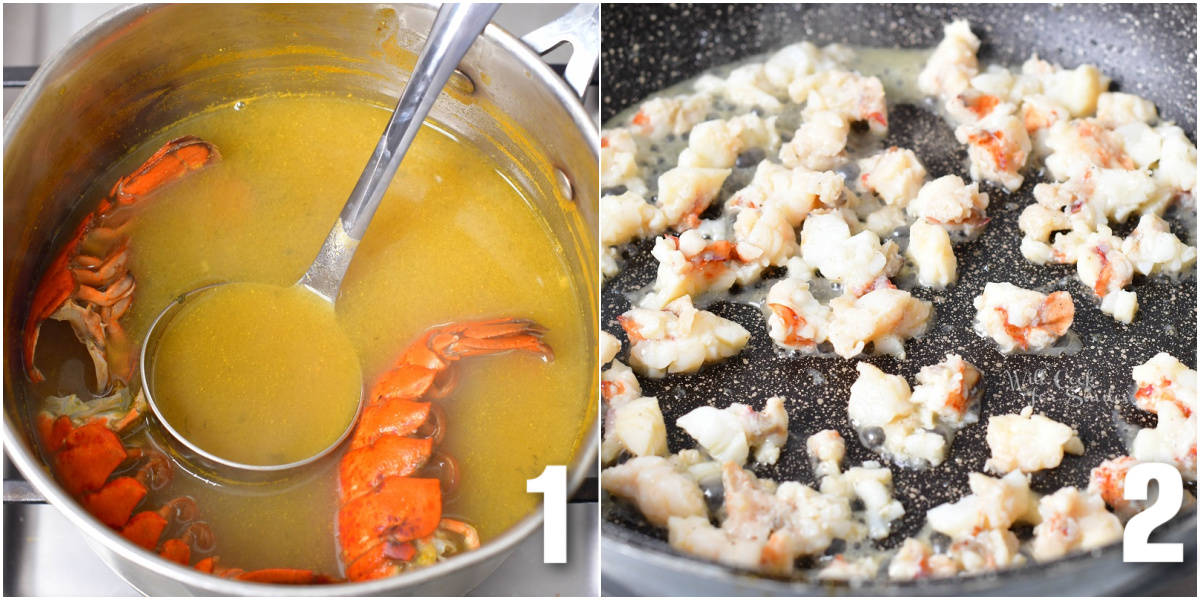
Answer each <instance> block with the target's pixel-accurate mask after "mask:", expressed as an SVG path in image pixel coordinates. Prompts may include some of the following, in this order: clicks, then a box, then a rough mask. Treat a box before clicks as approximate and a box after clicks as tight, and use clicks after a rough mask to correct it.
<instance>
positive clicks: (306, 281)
mask: <svg viewBox="0 0 1200 600" xmlns="http://www.w3.org/2000/svg"><path fill="white" fill-rule="evenodd" d="M497 8H499V5H497V4H470V3H463V4H443V5H442V7H441V8H440V9H438V14H437V18H436V19H435V20H434V23H433V29H432V30H431V31H430V33H429V39H427V40H426V41H425V46H424V47H423V48H421V55H420V56H419V57H418V58H417V64H416V66H415V67H414V68H413V73H412V78H411V79H409V81H408V85H406V86H405V87H404V93H403V94H402V95H401V96H400V102H399V103H398V104H397V105H396V110H395V111H394V112H393V113H392V119H391V120H390V121H388V124H387V128H386V129H384V131H383V136H382V137H381V138H380V139H379V144H378V145H377V146H375V152H373V153H372V154H371V158H370V160H368V161H367V166H366V167H365V168H364V169H363V172H362V175H359V177H358V183H356V184H355V185H354V191H352V192H350V198H349V199H347V200H346V205H345V206H343V207H342V213H341V215H339V217H338V221H337V223H334V225H333V229H331V230H330V231H329V235H328V236H327V237H326V238H325V243H324V244H322V245H321V249H320V250H319V251H318V252H317V257H316V259H314V260H313V263H312V265H310V266H309V267H308V271H306V272H305V273H304V276H302V277H301V278H300V282H299V283H300V285H303V286H305V287H307V288H309V289H311V290H312V291H314V292H316V293H318V294H320V295H321V296H323V297H324V298H325V299H327V300H329V301H330V302H333V301H334V300H335V299H336V298H337V294H338V289H339V288H340V287H341V285H342V278H343V277H345V275H346V269H347V268H349V266H350V259H351V257H353V256H354V251H355V250H357V249H358V242H359V241H360V240H362V237H363V234H365V233H366V231H367V225H368V224H370V222H371V217H372V216H374V215H375V209H376V208H378V207H379V202H380V201H381V200H383V194H384V192H386V191H387V188H388V185H389V184H391V182H392V177H394V176H395V175H396V169H398V168H400V161H401V159H403V158H404V153H405V152H407V151H408V147H409V146H411V145H412V141H413V138H415V137H416V135H417V132H418V131H420V129H421V123H422V122H423V121H424V120H425V116H426V115H428V114H429V109H430V107H432V106H433V102H434V100H436V99H437V97H438V93H439V92H440V91H441V89H442V87H443V86H445V85H446V80H448V79H449V78H450V75H451V74H452V73H454V70H455V69H456V68H457V67H458V63H459V62H460V61H461V60H462V57H463V56H464V55H465V54H466V53H467V50H468V49H469V48H470V47H471V44H472V43H474V41H475V38H477V37H479V34H480V33H481V32H482V31H483V28H484V27H487V24H488V22H489V21H490V20H491V19H492V15H494V14H495V13H496V9H497Z"/></svg>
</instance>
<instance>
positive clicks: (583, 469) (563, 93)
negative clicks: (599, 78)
mask: <svg viewBox="0 0 1200 600" xmlns="http://www.w3.org/2000/svg"><path fill="white" fill-rule="evenodd" d="M167 8H169V6H168V5H157V4H133V5H128V6H121V7H117V8H114V9H112V10H111V11H109V12H107V13H105V14H104V15H102V16H100V17H99V18H97V19H96V20H94V21H92V22H91V23H89V24H88V25H87V26H85V27H84V28H83V29H81V30H80V31H78V32H77V33H76V34H75V35H73V36H71V38H70V39H68V40H67V42H66V45H65V46H64V47H63V49H62V50H60V51H59V52H57V53H55V55H54V56H53V57H51V58H50V59H49V60H48V61H46V62H45V63H43V64H42V65H41V67H40V68H38V70H37V71H36V72H35V73H34V76H33V78H32V79H31V80H30V81H29V84H28V85H27V86H26V87H25V89H24V90H23V91H22V93H21V95H20V96H19V97H18V98H17V100H16V102H15V103H14V104H13V106H12V108H11V109H10V110H9V112H8V114H7V115H6V116H5V118H4V151H5V153H6V154H7V152H8V150H9V147H10V143H11V141H12V139H13V137H14V135H15V134H14V127H13V123H16V122H18V121H21V120H24V118H25V114H26V113H28V112H29V110H30V107H31V106H32V105H33V104H34V102H35V99H36V98H40V97H41V96H42V95H43V94H44V93H45V92H46V88H47V81H48V80H49V79H50V78H51V76H52V74H54V73H55V72H56V71H57V70H58V69H60V68H61V67H62V65H63V64H67V63H69V62H70V61H69V60H68V58H75V57H76V56H77V55H78V54H79V52H80V49H81V48H85V47H92V46H94V45H95V44H96V43H97V42H98V41H100V40H103V39H104V38H105V37H107V36H108V35H112V34H114V33H116V32H117V31H118V30H119V29H120V28H121V27H122V26H124V25H125V24H127V23H129V22H130V21H132V20H133V19H134V18H136V17H138V16H141V15H145V14H149V13H150V12H151V11H155V10H164V9H167ZM406 8H415V9H418V10H429V11H434V10H435V9H434V8H433V6H432V5H430V4H421V5H417V6H410V7H406ZM481 37H483V38H486V39H488V40H489V41H491V42H493V43H495V44H497V46H499V48H500V49H502V50H504V51H506V52H508V53H509V54H510V55H512V56H513V57H514V58H516V59H517V60H518V61H519V62H520V63H521V65H522V66H524V67H525V68H527V69H529V72H530V73H531V74H533V75H534V77H533V78H532V79H534V81H537V82H540V83H541V84H543V85H546V86H548V87H549V88H550V90H549V91H550V92H551V93H552V94H553V96H554V98H555V99H557V100H558V101H559V103H560V104H562V105H563V106H564V108H566V110H567V113H568V114H569V115H570V117H571V120H572V122H574V124H575V125H576V127H577V128H578V129H579V130H580V131H581V132H583V133H584V137H585V139H586V140H587V142H588V146H589V150H590V151H591V153H592V156H593V157H595V158H596V160H597V161H598V160H599V155H600V149H599V147H600V134H599V131H597V130H598V125H597V124H596V122H595V121H593V120H592V118H591V117H589V116H588V114H587V111H586V110H585V109H584V107H583V104H582V102H581V101H580V99H579V97H578V96H576V95H575V92H574V91H573V90H572V89H571V88H570V87H569V86H568V85H567V84H566V82H565V81H563V80H562V79H561V78H560V77H559V76H558V75H557V74H556V73H554V71H553V70H552V69H551V68H550V67H549V66H548V65H547V64H546V63H545V62H544V61H543V60H542V59H541V57H540V56H539V55H538V54H536V53H535V52H534V51H533V50H532V49H530V48H529V47H528V46H527V45H525V43H524V42H522V41H521V40H520V39H518V38H517V37H515V36H513V35H512V34H510V33H508V32H507V31H505V30H504V29H503V28H501V27H500V26H499V25H496V24H495V23H489V24H488V26H487V28H486V29H484V32H483V34H482V35H481ZM10 378H11V374H6V382H5V388H6V393H11V392H10V386H11V385H12V381H11V379H10ZM598 426H599V424H598V420H596V421H595V422H593V423H592V425H591V427H589V428H588V429H587V432H586V433H585V435H584V439H583V444H581V446H580V450H579V452H578V453H577V454H576V456H575V458H574V460H572V461H571V465H569V474H570V476H569V478H568V481H567V489H568V492H572V491H574V490H576V489H578V488H579V486H580V484H581V483H582V482H583V480H584V479H585V478H586V476H587V474H588V467H589V466H597V465H598V462H597V461H598V459H597V456H598V454H597V452H598V450H597V447H598V444H599V441H598V440H599V432H598ZM21 439H22V437H21V435H20V434H19V433H18V432H17V430H16V428H15V426H14V424H13V422H12V420H11V419H10V418H9V415H8V413H7V411H5V416H4V428H3V443H4V449H5V451H6V453H7V454H8V456H9V458H10V459H11V460H12V462H13V464H14V465H16V467H17V469H18V470H19V471H20V472H21V474H22V475H23V476H24V477H25V478H26V479H27V480H29V482H30V484H32V485H33V486H34V488H36V489H37V490H38V491H39V492H41V493H42V495H43V496H45V497H46V499H47V500H48V501H49V502H50V503H51V504H53V505H54V506H55V507H56V508H58V510H59V511H60V512H62V513H63V514H64V515H65V516H66V517H67V518H68V519H69V520H70V521H71V522H72V523H74V525H75V526H76V527H78V528H80V529H81V530H83V531H84V532H85V533H86V534H87V537H88V539H89V540H95V541H99V542H100V543H102V544H104V546H105V547H106V548H107V549H109V550H111V551H112V552H114V553H116V554H118V555H119V556H121V557H122V558H124V559H126V560H128V561H129V562H131V563H133V564H136V565H137V566H139V567H143V568H146V569H149V570H150V571H152V572H155V573H157V574H160V575H165V576H168V577H171V578H172V579H175V580H176V581H178V582H180V583H182V584H183V585H186V586H189V587H192V588H196V589H201V590H205V591H206V592H209V593H214V594H220V595H288V596H331V595H355V596H363V595H375V594H381V593H384V592H389V591H394V590H396V589H397V588H403V587H409V586H413V585H418V584H421V583H425V582H428V581H432V580H434V579H437V578H439V577H443V576H447V575H449V574H451V573H453V572H455V571H457V570H459V569H465V568H468V567H470V566H472V565H476V564H481V563H486V562H487V561H489V560H491V559H493V558H496V557H502V555H504V554H506V553H508V552H509V551H511V549H512V548H513V547H514V546H515V545H516V544H517V543H518V542H520V541H521V540H523V539H525V538H526V537H527V536H529V535H530V534H531V533H532V532H533V531H534V529H536V528H537V527H539V526H540V525H541V523H542V520H543V512H544V507H543V504H542V503H539V504H538V506H537V508H536V509H535V510H534V511H533V512H531V513H530V514H528V515H526V516H525V517H524V518H522V519H521V520H520V521H518V522H517V523H516V524H514V525H513V526H511V527H509V528H508V530H506V531H505V532H504V533H502V534H500V535H499V536H497V537H496V538H494V539H492V540H491V541H489V542H488V543H486V544H484V545H482V546H481V547H480V548H479V549H477V550H474V551H471V552H467V553H465V554H460V555H457V556H452V557H450V558H448V559H446V560H445V561H444V562H441V563H438V564H436V565H432V566H429V567H425V568H422V569H418V570H415V571H412V572H409V573H402V574H400V575H396V576H394V577H389V578H385V579H378V580H374V581H367V582H360V583H337V584H321V585H280V584H265V583H252V582H244V581H236V580H230V579H223V578H220V577H215V576H212V575H208V574H206V573H201V572H199V571H196V570H195V569H193V568H191V567H184V566H182V565H179V564H176V563H174V562H171V561H168V560H166V559H164V558H162V557H160V556H158V555H157V554H154V553H152V552H147V551H145V550H143V549H142V548H140V547H138V546H136V545H135V544H133V543H132V542H130V541H128V540H126V539H125V538H123V537H121V536H120V535H119V534H117V533H116V532H115V531H112V530H110V529H109V528H107V527H105V526H103V524H101V523H100V522H99V521H97V520H96V519H95V518H93V517H92V516H91V515H87V514H85V513H84V512H83V510H82V509H81V508H80V506H79V504H78V503H77V502H76V501H75V500H74V499H73V498H71V497H70V496H69V495H67V494H66V492H65V491H63V489H62V488H61V487H60V486H59V485H58V483H57V482H56V481H55V480H54V478H53V477H52V476H51V475H50V473H49V472H48V470H47V469H46V468H44V466H43V465H42V463H41V461H39V460H37V459H36V458H35V456H34V455H33V452H30V449H29V448H28V447H26V446H25V445H24V444H23V443H22V442H21ZM106 562H107V561H106ZM110 567H111V565H110ZM114 572H116V573H117V574H118V575H121V576H122V578H124V576H123V575H122V574H121V573H120V572H119V571H116V570H115V569H114ZM135 587H136V586H135Z"/></svg>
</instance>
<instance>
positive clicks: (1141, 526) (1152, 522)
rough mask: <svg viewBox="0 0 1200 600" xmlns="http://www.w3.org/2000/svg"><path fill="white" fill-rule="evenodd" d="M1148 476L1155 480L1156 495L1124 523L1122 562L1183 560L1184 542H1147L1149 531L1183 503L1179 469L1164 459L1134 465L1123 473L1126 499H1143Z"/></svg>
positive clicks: (1146, 490)
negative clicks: (1162, 461)
mask: <svg viewBox="0 0 1200 600" xmlns="http://www.w3.org/2000/svg"><path fill="white" fill-rule="evenodd" d="M1151 479H1153V480H1155V481H1157V482H1158V497H1157V498H1155V500H1154V504H1151V505H1150V506H1148V507H1146V509H1145V510H1143V511H1142V512H1140V513H1138V514H1136V515H1134V516H1133V518H1131V519H1129V522H1128V523H1126V524H1125V546H1124V559H1125V562H1183V544H1179V543H1172V544H1166V543H1161V542H1160V543H1154V544H1151V543H1150V532H1152V531H1154V528H1156V527H1158V526H1159V525H1162V524H1163V523H1166V522H1167V521H1168V520H1170V518H1171V517H1174V516H1175V514H1176V513H1178V512H1179V508H1180V506H1182V505H1183V479H1182V478H1181V477H1180V475H1179V471H1177V470H1175V467H1172V466H1171V465H1167V464H1163V463H1141V464H1137V465H1134V466H1133V467H1132V468H1130V469H1129V472H1128V473H1127V474H1126V475H1125V499H1126V500H1145V499H1146V496H1147V494H1148V490H1149V485H1150V480H1151Z"/></svg>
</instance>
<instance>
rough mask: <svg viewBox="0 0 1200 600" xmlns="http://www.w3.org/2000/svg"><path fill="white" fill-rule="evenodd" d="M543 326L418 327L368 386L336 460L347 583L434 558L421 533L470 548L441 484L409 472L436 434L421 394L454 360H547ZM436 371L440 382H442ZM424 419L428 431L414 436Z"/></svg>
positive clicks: (472, 543) (468, 530)
mask: <svg viewBox="0 0 1200 600" xmlns="http://www.w3.org/2000/svg"><path fill="white" fill-rule="evenodd" d="M544 332H545V330H544V329H542V328H541V327H539V326H538V325H536V324H534V323H532V322H530V321H524V320H519V319H493V320H486V321H473V322H463V323H454V324H450V325H443V326H439V327H434V328H432V329H429V330H428V331H426V332H425V333H424V334H423V335H422V336H421V337H420V338H419V339H418V340H417V341H416V342H415V343H413V344H412V345H411V346H409V347H408V348H407V349H406V350H405V351H404V352H403V354H401V355H400V358H399V359H398V360H397V361H396V366H395V367H393V368H392V369H391V370H389V371H388V372H386V373H384V374H383V376H382V377H380V378H379V381H378V382H376V383H375V385H374V386H373V388H372V389H371V392H370V395H369V396H368V401H367V405H366V407H365V408H364V409H363V414H362V417H361V418H360V420H359V423H358V426H357V428H356V429H355V431H354V435H353V437H352V438H351V441H350V451H349V452H347V453H346V455H345V456H343V457H342V462H341V464H340V466H339V472H338V475H339V483H340V485H339V495H340V506H341V507H340V509H339V510H338V523H337V527H338V544H339V547H340V550H341V557H342V562H343V564H344V565H346V575H347V577H348V578H349V579H350V580H352V581H359V580H365V579H376V578H380V577H388V576H390V575H394V574H396V573H399V572H401V571H403V570H404V569H405V568H407V567H408V566H409V565H414V564H426V563H427V562H432V561H434V560H437V559H438V558H440V556H441V551H439V550H437V549H435V545H434V544H431V543H430V541H431V540H432V539H433V538H434V537H440V538H442V539H443V540H444V539H445V538H446V537H450V536H453V537H457V538H458V539H459V543H458V547H459V548H461V549H463V550H469V549H472V548H475V547H478V546H479V535H478V534H477V533H476V532H475V530H474V528H472V527H471V526H470V525H467V524H466V523H463V522H461V521H456V520H453V519H445V518H443V517H442V482H441V480H439V479H436V478H429V477H425V478H422V477H414V476H413V475H416V474H418V473H419V472H420V471H421V469H422V468H424V467H425V466H426V464H427V463H428V461H429V458H430V456H431V455H432V453H433V446H434V445H435V444H436V443H437V441H438V440H439V439H440V432H441V430H442V423H440V422H437V421H440V419H441V418H440V417H437V418H434V419H431V418H430V416H431V415H437V414H439V411H437V410H431V405H430V404H429V400H430V399H432V398H433V397H437V396H441V395H444V394H446V393H447V392H448V391H449V389H450V388H451V387H452V385H453V381H452V379H450V378H445V377H443V376H445V375H447V373H446V370H447V369H448V368H449V367H450V365H451V364H452V363H454V362H455V361H457V360H458V359H460V358H466V357H469V356H481V355H486V354H496V353H499V352H507V351H510V350H522V351H525V352H530V353H532V354H534V355H537V356H540V357H542V358H543V359H544V360H550V359H551V358H552V357H553V353H552V352H551V350H550V347H549V346H547V345H546V344H545V343H544V342H542V339H541V338H542V334H543V333H544ZM443 379H445V380H443ZM431 421H433V422H434V423H433V432H432V433H430V434H429V435H422V434H421V432H422V431H423V430H425V429H428V428H429V426H430V424H431Z"/></svg>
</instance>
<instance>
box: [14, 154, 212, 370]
mask: <svg viewBox="0 0 1200 600" xmlns="http://www.w3.org/2000/svg"><path fill="white" fill-rule="evenodd" d="M218 158H219V155H218V153H217V149H216V148H215V147H213V145H212V144H209V143H208V142H205V141H204V140H201V139H199V138H196V137H192V136H186V137H181V138H179V139H176V140H172V141H170V142H167V144H166V145H164V146H163V147H162V148H160V149H159V150H158V151H157V152H155V153H154V155H153V156H151V157H150V158H149V159H147V160H146V162H145V163H142V166H140V167H138V168H137V170H135V171H134V172H133V173H130V174H129V175H127V176H125V177H122V178H121V179H118V180H117V182H116V184H114V185H113V187H112V191H110V192H109V194H108V197H106V198H105V199H103V200H101V201H100V206H98V207H97V208H96V210H95V211H93V212H91V213H89V214H88V215H87V216H86V217H84V219H83V221H82V222H81V223H80V224H79V226H78V227H76V228H75V231H74V233H73V235H72V236H71V238H70V239H69V240H68V241H67V243H66V244H65V245H64V246H63V247H62V249H61V250H59V252H58V254H57V255H56V256H55V257H54V260H53V261H51V263H50V266H49V267H48V268H47V269H46V271H45V272H44V273H43V274H42V277H41V279H40V280H39V282H38V285H37V288H35V290H34V292H33V299H32V301H31V302H30V307H29V316H28V318H27V319H26V321H25V327H24V331H23V332H22V342H23V348H22V357H23V358H24V361H25V372H26V373H27V374H28V376H29V379H30V380H32V381H34V382H35V383H36V382H40V381H43V380H44V379H45V377H44V376H43V375H42V372H41V371H39V370H38V368H37V367H36V366H35V365H34V361H33V359H34V352H35V350H36V349H37V342H38V334H39V333H40V332H41V327H42V323H43V322H44V321H45V320H46V319H54V320H58V321H67V322H68V323H70V324H71V328H72V330H74V332H75V337H77V338H79V341H80V342H82V343H83V344H84V345H85V346H87V349H88V353H89V354H90V355H91V356H92V363H93V366H94V368H95V371H96V385H97V387H98V388H99V389H100V390H109V389H110V388H111V387H112V386H113V384H114V380H117V381H120V382H122V383H127V382H128V380H129V377H130V375H131V374H132V370H133V364H134V361H133V360H132V355H133V350H132V348H131V347H130V344H129V340H128V339H127V337H126V335H125V330H124V329H123V328H122V327H121V325H120V323H119V320H120V318H121V317H122V316H123V315H124V314H125V312H126V311H127V310H128V309H129V305H130V303H132V301H133V290H134V287H135V285H134V280H133V276H132V275H131V274H130V273H129V271H128V270H127V269H126V262H127V260H128V250H129V238H128V234H127V233H126V232H125V231H124V229H125V227H124V226H125V225H126V223H127V222H128V219H129V211H128V210H123V209H126V208H128V207H130V206H132V205H134V204H136V203H137V202H138V201H139V200H141V199H142V197H144V196H145V195H147V194H149V193H151V192H153V191H155V190H157V189H159V188H161V187H163V186H165V185H167V184H169V183H172V182H174V181H177V180H178V179H180V178H181V177H183V176H184V175H187V174H188V173H191V172H193V171H196V170H198V169H201V168H203V167H205V166H207V165H209V164H211V163H212V162H214V161H216V160H217V159H218Z"/></svg>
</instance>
